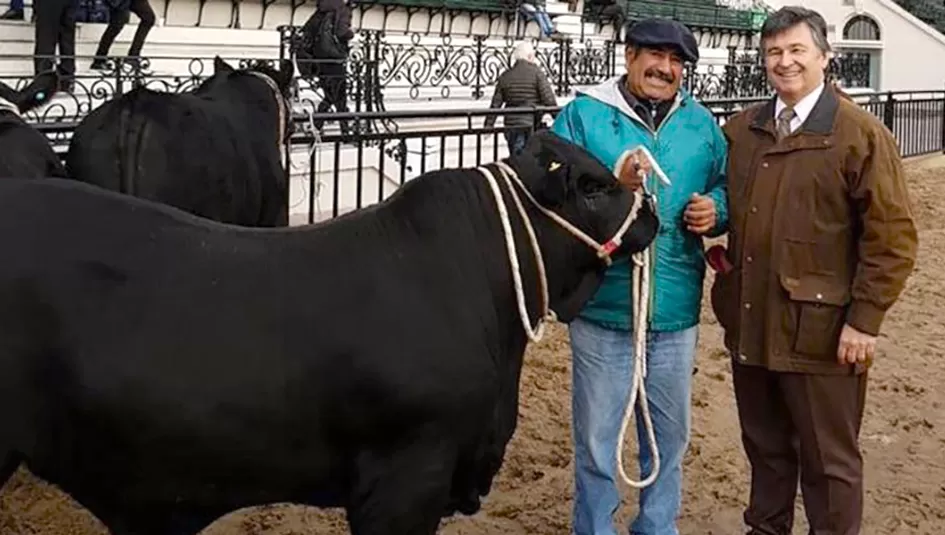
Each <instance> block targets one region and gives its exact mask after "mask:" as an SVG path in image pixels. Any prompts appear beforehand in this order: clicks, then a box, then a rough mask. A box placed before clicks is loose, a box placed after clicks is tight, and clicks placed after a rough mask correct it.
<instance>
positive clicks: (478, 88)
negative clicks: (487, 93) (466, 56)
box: [473, 35, 485, 100]
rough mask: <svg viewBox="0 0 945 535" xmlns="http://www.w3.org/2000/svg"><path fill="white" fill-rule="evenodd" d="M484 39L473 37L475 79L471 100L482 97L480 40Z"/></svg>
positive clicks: (478, 36)
mask: <svg viewBox="0 0 945 535" xmlns="http://www.w3.org/2000/svg"><path fill="white" fill-rule="evenodd" d="M484 38H485V37H484V36H482V35H477V36H476V37H475V41H474V42H475V43H476V78H475V83H474V84H473V98H474V99H476V100H479V99H480V98H482V95H483V91H482V88H483V85H484V84H483V81H482V40H483V39H484Z"/></svg>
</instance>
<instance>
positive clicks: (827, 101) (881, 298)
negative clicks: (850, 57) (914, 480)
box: [711, 6, 919, 535]
mask: <svg viewBox="0 0 945 535" xmlns="http://www.w3.org/2000/svg"><path fill="white" fill-rule="evenodd" d="M827 28H828V25H827V21H826V20H825V19H824V17H823V16H822V15H820V14H819V13H817V12H816V11H813V10H809V9H806V8H803V7H798V6H786V7H783V8H781V9H779V10H778V11H776V12H774V13H772V14H771V15H769V16H768V18H767V20H766V21H765V22H764V25H763V26H762V27H761V49H762V52H763V57H764V58H765V69H766V72H767V76H768V80H769V81H770V82H771V85H772V87H773V88H774V91H775V95H773V96H772V97H771V98H769V99H767V100H766V101H764V102H762V103H758V104H757V105H754V106H750V107H748V108H746V109H744V110H742V111H741V112H739V113H738V114H736V115H734V116H733V117H731V118H729V119H728V120H727V121H726V123H725V127H724V132H725V137H726V139H727V140H728V141H729V144H728V147H729V148H728V177H729V187H728V203H729V207H730V210H731V214H732V217H731V223H730V225H729V228H728V239H727V244H728V245H727V250H726V252H725V253H726V256H725V260H726V261H725V262H724V263H723V264H721V269H719V270H717V273H716V276H715V281H714V283H713V286H712V292H711V299H712V307H713V310H714V312H715V315H716V318H717V319H718V322H719V325H720V326H721V327H722V329H723V330H724V333H725V335H724V343H725V347H726V349H727V350H728V352H729V353H730V355H731V361H732V382H733V385H734V391H735V404H736V408H737V411H738V418H739V423H740V426H741V438H742V446H743V448H744V450H745V455H746V456H747V458H748V462H749V465H750V468H751V473H750V476H749V479H750V481H751V487H750V489H749V492H748V504H747V507H746V509H745V512H744V514H743V519H744V523H745V524H746V527H747V528H748V529H749V530H750V531H749V533H751V534H755V535H767V534H772V535H778V534H788V533H792V530H793V527H794V518H795V502H796V497H797V490H798V486H800V490H801V494H802V497H803V501H804V509H805V511H804V512H805V513H806V516H807V524H808V526H810V527H809V531H808V533H816V534H818V535H821V534H822V535H857V534H859V533H861V532H868V531H870V529H869V528H868V527H867V526H864V525H863V501H864V500H863V497H864V490H863V481H864V477H863V468H864V460H863V453H862V450H861V448H860V428H861V424H862V422H863V414H864V411H865V409H866V392H867V380H868V376H869V374H870V372H869V369H870V368H871V367H872V364H873V362H874V358H876V360H877V361H879V358H878V353H877V348H876V346H877V343H878V341H879V339H880V338H881V336H882V334H883V333H882V327H883V325H884V319H885V317H886V314H887V312H888V311H889V310H890V308H891V307H892V306H893V305H895V303H896V302H897V301H898V299H899V296H900V295H901V294H902V292H903V290H904V289H905V287H906V283H907V281H908V280H909V278H910V277H911V276H912V274H913V272H914V270H915V264H916V256H917V253H918V249H919V237H918V231H917V229H916V223H915V219H914V216H913V208H912V204H911V201H910V199H909V187H908V184H907V180H906V175H905V171H904V169H903V163H902V158H901V156H900V152H899V147H898V145H897V143H896V138H895V136H894V135H893V133H892V132H891V131H890V130H889V129H888V128H887V127H886V126H885V125H884V124H883V122H882V121H881V120H879V119H878V118H877V117H876V116H875V115H873V114H872V113H871V112H870V111H868V110H866V109H863V108H862V107H860V106H858V105H857V104H856V103H855V102H852V101H851V99H850V97H849V96H848V95H845V94H844V93H842V92H839V91H838V90H837V89H836V88H835V86H834V84H833V83H831V82H829V81H828V80H826V79H825V71H826V70H827V67H828V65H829V58H830V54H831V47H830V42H829V40H828V37H827V36H828V33H827V32H828V30H827ZM889 346H890V349H892V348H895V344H894V343H890V344H889ZM888 358H889V359H892V358H895V357H894V356H893V355H889V357H888ZM882 360H887V359H886V358H883V359H882ZM906 531H908V530H906Z"/></svg>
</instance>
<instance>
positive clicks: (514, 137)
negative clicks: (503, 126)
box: [505, 130, 529, 156]
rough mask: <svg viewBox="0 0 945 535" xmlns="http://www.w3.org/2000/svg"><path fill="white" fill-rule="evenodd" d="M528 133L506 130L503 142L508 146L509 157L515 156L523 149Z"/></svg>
mask: <svg viewBox="0 0 945 535" xmlns="http://www.w3.org/2000/svg"><path fill="white" fill-rule="evenodd" d="M528 136H529V132H526V131H524V130H507V131H506V132H505V142H506V143H507V144H508V145H509V156H513V155H516V154H518V153H520V152H522V150H523V149H524V148H525V144H526V143H528Z"/></svg>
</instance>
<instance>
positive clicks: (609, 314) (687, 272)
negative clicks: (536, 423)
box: [552, 19, 728, 535]
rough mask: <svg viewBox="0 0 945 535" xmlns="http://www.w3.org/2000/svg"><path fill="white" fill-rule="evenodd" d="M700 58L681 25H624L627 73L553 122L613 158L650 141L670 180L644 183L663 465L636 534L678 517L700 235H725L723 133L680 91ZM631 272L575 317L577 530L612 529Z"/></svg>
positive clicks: (643, 443) (611, 272) (644, 455)
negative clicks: (652, 205) (655, 226)
mask: <svg viewBox="0 0 945 535" xmlns="http://www.w3.org/2000/svg"><path fill="white" fill-rule="evenodd" d="M698 58H699V49H698V46H697V43H696V40H695V38H694V37H693V35H692V33H691V32H690V31H689V30H688V29H687V28H686V27H685V26H683V25H682V24H680V23H678V22H675V21H670V20H662V19H652V20H645V21H641V22H638V23H637V24H635V25H634V26H633V27H632V28H630V30H629V31H628V34H627V50H626V61H627V74H626V75H625V76H621V77H619V78H615V79H612V80H610V81H607V82H605V83H603V84H601V85H599V86H596V87H594V88H591V89H590V90H588V91H586V92H585V93H584V94H582V95H579V96H578V97H577V98H575V99H574V100H573V101H572V102H570V103H569V104H568V105H567V106H565V107H564V109H563V110H562V111H561V113H560V114H559V115H558V117H557V118H556V120H555V123H554V126H553V127H552V128H553V130H554V131H555V132H556V133H558V134H560V135H561V136H563V137H565V138H567V139H569V140H571V141H573V142H575V143H577V144H579V145H581V146H582V147H584V148H586V149H587V150H589V151H590V152H591V153H593V154H594V155H595V156H597V157H598V158H599V159H600V160H601V161H602V162H604V163H605V164H606V165H608V166H610V167H615V166H616V163H617V158H618V157H619V156H620V155H621V153H623V152H624V151H625V150H627V149H630V148H633V147H636V146H639V145H643V146H645V147H646V148H647V149H648V150H649V152H650V153H651V154H652V155H653V157H654V159H655V160H656V163H657V164H658V165H659V167H660V168H661V169H662V170H663V171H664V172H665V174H666V175H667V176H668V178H669V180H670V182H671V184H670V185H666V184H663V183H661V182H660V181H659V180H654V179H653V178H652V177H651V178H648V179H647V181H646V182H645V186H646V188H647V189H648V191H650V192H651V193H652V194H653V195H654V197H655V198H656V202H657V207H658V211H659V216H660V230H659V233H658V235H657V238H656V240H655V242H654V250H653V257H652V258H653V267H652V270H653V271H652V272H651V273H652V275H651V278H650V295H651V301H650V305H649V308H650V318H649V323H648V336H647V346H646V347H647V350H646V353H647V359H646V360H647V368H646V378H645V387H646V392H647V397H648V400H649V404H650V412H651V414H652V418H653V425H654V429H655V432H656V440H657V444H658V449H659V455H660V471H659V476H658V477H657V479H656V480H655V482H654V483H653V484H652V485H650V486H649V487H646V488H644V489H643V490H642V492H641V494H640V506H639V512H638V514H637V517H636V519H635V520H634V521H633V523H632V525H631V527H630V532H631V533H632V534H640V535H677V534H678V533H679V531H678V529H677V527H676V518H677V517H678V514H679V509H680V506H681V502H682V461H683V455H684V453H685V451H686V447H687V445H688V442H689V435H690V395H691V385H692V373H693V360H694V355H695V348H696V338H697V334H698V323H699V311H700V304H701V301H702V280H703V276H704V274H705V260H704V257H703V244H702V236H709V237H712V236H719V235H721V234H722V233H723V232H724V230H725V227H726V225H727V219H728V218H727V209H726V188H725V169H726V151H727V146H726V142H725V139H724V137H723V135H722V131H721V129H720V128H719V126H718V124H717V123H716V121H715V119H714V118H713V117H712V113H711V112H710V111H709V110H708V109H707V108H706V107H704V106H703V105H701V104H700V103H698V102H696V101H695V100H694V99H693V98H692V97H691V96H690V95H689V94H687V93H686V92H685V91H684V90H682V89H680V82H681V80H682V76H683V65H684V63H685V62H696V61H698ZM630 281H631V268H630V265H629V263H628V262H627V261H624V262H620V263H615V264H614V265H613V266H611V267H610V268H609V269H608V271H607V273H606V276H605V278H604V282H603V284H602V286H601V287H600V289H599V290H598V292H597V294H596V295H595V296H594V297H593V298H592V299H591V300H590V302H589V303H588V304H587V305H586V306H585V308H584V309H583V311H582V312H581V313H580V314H579V316H578V318H576V319H575V320H574V321H573V322H572V323H571V324H570V335H571V349H572V352H573V359H574V360H573V394H572V395H573V398H572V413H573V430H574V441H575V498H574V518H573V531H574V533H575V534H576V535H614V534H616V533H617V531H616V530H615V527H614V525H613V514H614V513H615V512H616V511H617V508H618V506H619V504H620V496H619V492H618V488H617V485H616V478H615V475H616V473H617V469H616V451H617V448H618V447H620V446H621V445H620V444H617V439H618V434H619V432H620V427H621V423H622V421H623V415H624V409H625V407H626V404H627V402H628V399H629V390H630V383H631V379H632V370H633V368H632V366H633V355H632V352H633V351H632V338H631V336H632V331H631V325H632V323H631V317H630V316H631V290H630ZM636 420H637V436H638V441H639V444H640V452H641V453H640V459H639V461H640V465H641V471H642V473H643V474H644V475H648V474H650V472H651V471H652V469H653V459H652V458H651V453H650V452H649V449H648V447H647V438H646V432H645V430H644V429H643V426H642V424H641V422H640V419H639V418H637V419H636ZM621 531H622V530H621Z"/></svg>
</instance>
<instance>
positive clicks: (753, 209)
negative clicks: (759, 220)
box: [751, 206, 758, 214]
mask: <svg viewBox="0 0 945 535" xmlns="http://www.w3.org/2000/svg"><path fill="white" fill-rule="evenodd" d="M757 211H758V207H757V206H752V207H751V213H753V214H754V213H755V212H757Z"/></svg>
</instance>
